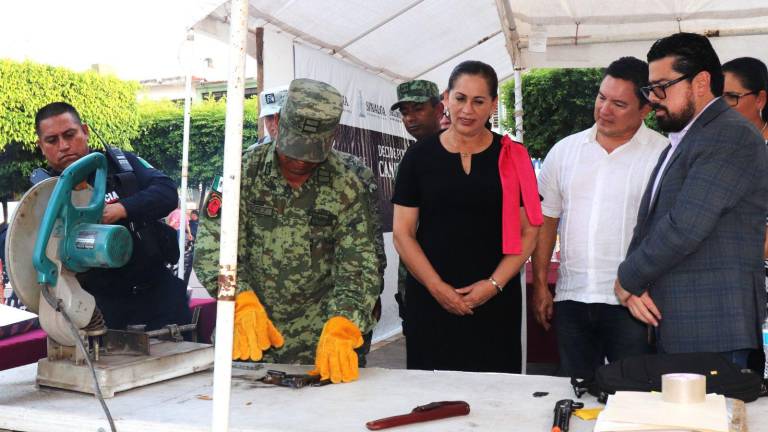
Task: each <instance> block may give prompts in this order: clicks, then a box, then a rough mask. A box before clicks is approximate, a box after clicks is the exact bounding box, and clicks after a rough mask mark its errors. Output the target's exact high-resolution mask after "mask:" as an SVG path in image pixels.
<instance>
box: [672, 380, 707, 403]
mask: <svg viewBox="0 0 768 432" xmlns="http://www.w3.org/2000/svg"><path fill="white" fill-rule="evenodd" d="M706 397H707V377H705V376H704V375H698V374H689V373H674V374H666V375H662V376H661V399H662V400H663V401H664V402H672V403H684V404H691V403H701V402H704V400H705V399H706Z"/></svg>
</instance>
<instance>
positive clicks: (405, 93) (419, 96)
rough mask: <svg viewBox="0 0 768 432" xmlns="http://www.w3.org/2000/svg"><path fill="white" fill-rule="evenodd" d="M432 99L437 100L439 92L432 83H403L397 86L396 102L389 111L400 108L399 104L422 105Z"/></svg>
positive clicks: (422, 81)
mask: <svg viewBox="0 0 768 432" xmlns="http://www.w3.org/2000/svg"><path fill="white" fill-rule="evenodd" d="M433 97H436V98H439V97H440V92H438V90H437V84H435V83H433V82H432V81H427V80H413V81H408V82H404V83H402V84H400V85H399V86H397V102H395V104H394V105H392V108H390V111H394V110H396V109H398V108H400V104H401V103H403V102H416V103H422V102H426V101H428V100H430V99H431V98H433Z"/></svg>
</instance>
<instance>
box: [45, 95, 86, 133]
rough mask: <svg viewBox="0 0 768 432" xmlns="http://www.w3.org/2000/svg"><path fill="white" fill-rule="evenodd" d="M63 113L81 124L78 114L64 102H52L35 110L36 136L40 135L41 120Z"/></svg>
mask: <svg viewBox="0 0 768 432" xmlns="http://www.w3.org/2000/svg"><path fill="white" fill-rule="evenodd" d="M64 113H70V114H71V115H72V118H73V119H74V120H75V122H76V123H77V124H79V125H80V124H83V123H82V121H81V120H80V114H78V112H77V110H76V109H75V107H73V106H72V105H70V104H68V103H66V102H53V103H49V104H48V105H46V106H44V107H42V108H40V109H39V110H37V114H35V132H37V134H38V135H39V134H40V123H41V122H42V121H43V120H46V119H49V118H51V117H56V116H57V115H61V114H64Z"/></svg>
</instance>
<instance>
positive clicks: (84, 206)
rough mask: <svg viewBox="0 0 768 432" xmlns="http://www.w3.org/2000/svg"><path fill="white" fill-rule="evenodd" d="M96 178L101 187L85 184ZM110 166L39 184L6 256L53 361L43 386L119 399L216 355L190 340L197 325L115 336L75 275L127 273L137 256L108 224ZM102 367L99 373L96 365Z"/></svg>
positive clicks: (89, 161) (45, 366) (101, 163)
mask: <svg viewBox="0 0 768 432" xmlns="http://www.w3.org/2000/svg"><path fill="white" fill-rule="evenodd" d="M94 171H95V173H96V174H95V181H94V182H93V183H94V185H93V187H91V186H88V185H87V183H85V181H86V180H87V179H88V178H89V176H90V175H91V174H92V173H94ZM106 179H107V161H106V158H105V156H104V155H102V154H100V153H91V154H89V155H87V156H85V157H83V158H81V159H79V160H78V161H76V162H74V163H73V164H72V165H70V166H69V167H68V168H67V169H66V170H64V172H63V173H62V174H61V176H60V177H53V178H49V179H46V180H44V181H42V182H39V183H37V184H36V185H35V186H33V187H32V188H31V189H30V190H29V191H27V193H26V194H24V197H23V198H22V199H21V201H20V202H19V205H18V207H17V208H16V211H15V213H14V215H13V217H12V218H11V221H10V225H9V227H8V234H7V239H6V253H5V256H6V258H7V261H8V276H9V277H10V280H11V284H12V285H13V290H14V291H15V292H16V295H17V296H18V297H19V299H20V300H21V301H22V302H23V303H24V304H25V305H26V306H27V308H28V309H29V310H30V311H32V312H35V313H37V314H38V315H39V319H40V325H41V327H42V328H43V330H45V332H46V333H47V334H48V355H47V357H46V358H43V359H41V360H39V361H38V364H37V384H38V385H42V386H48V387H57V388H63V389H68V390H75V391H80V392H85V393H96V388H95V387H94V383H93V380H94V378H93V377H94V375H95V379H96V380H97V381H98V383H99V387H100V388H101V393H102V395H103V396H104V397H112V396H114V393H115V392H118V391H123V390H128V389H131V388H135V387H139V386H143V385H147V384H151V383H154V382H158V381H163V380H167V379H170V378H174V377H178V376H182V375H186V374H190V373H193V372H197V371H200V370H204V369H207V368H209V367H211V366H212V365H213V347H212V346H211V345H206V344H198V343H194V342H185V341H183V337H182V332H185V331H191V332H192V333H195V324H189V325H182V326H168V327H166V328H164V329H160V330H154V331H150V332H144V331H143V329H142V328H134V329H128V330H111V329H107V328H106V325H105V323H104V319H103V317H102V315H101V312H100V311H99V309H98V308H97V307H96V301H95V299H94V297H93V296H92V295H91V294H89V293H88V292H86V291H85V290H84V289H83V288H82V287H81V286H80V283H79V282H78V280H77V279H76V277H75V275H76V273H78V272H83V271H86V270H88V269H89V268H94V267H101V268H117V267H121V266H123V265H125V264H126V263H127V262H128V260H129V259H130V257H131V253H132V250H133V240H132V237H131V233H130V232H129V231H128V229H126V228H125V227H123V226H120V225H103V224H101V223H100V222H101V217H102V212H103V209H104V194H105V191H106ZM91 364H92V365H93V372H92V371H91V370H90V368H89V365H91Z"/></svg>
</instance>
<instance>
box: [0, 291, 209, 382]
mask: <svg viewBox="0 0 768 432" xmlns="http://www.w3.org/2000/svg"><path fill="white" fill-rule="evenodd" d="M198 306H199V307H200V317H199V318H198V321H197V335H198V341H199V342H203V343H210V342H211V334H212V333H213V327H214V326H215V325H216V301H215V300H214V299H209V298H208V299H201V298H193V299H191V300H190V302H189V308H190V309H194V308H196V307H198ZM45 340H46V334H45V332H44V331H43V330H41V329H37V330H32V331H30V332H27V333H23V334H20V335H16V336H13V337H10V338H6V339H0V370H5V369H10V368H14V367H17V366H22V365H25V364H29V363H34V362H36V361H38V360H39V359H41V358H43V357H45V355H46V341H45Z"/></svg>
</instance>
